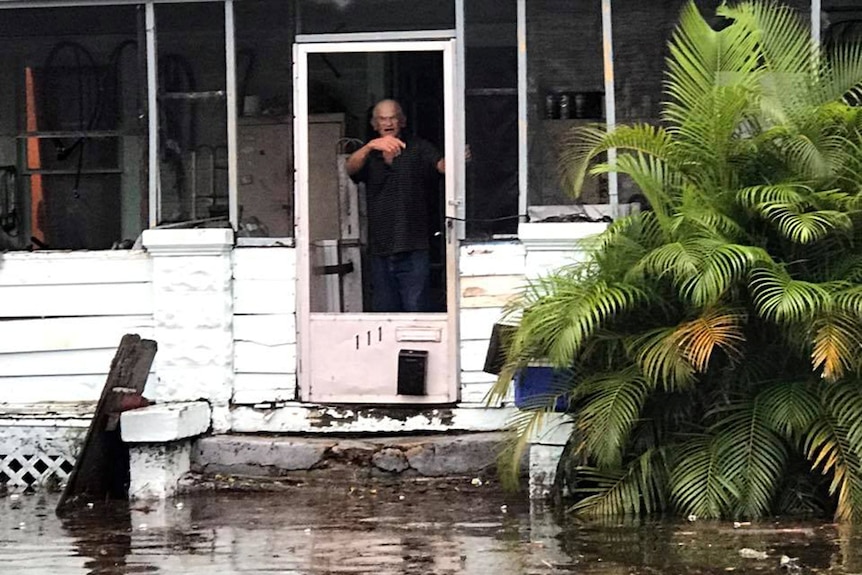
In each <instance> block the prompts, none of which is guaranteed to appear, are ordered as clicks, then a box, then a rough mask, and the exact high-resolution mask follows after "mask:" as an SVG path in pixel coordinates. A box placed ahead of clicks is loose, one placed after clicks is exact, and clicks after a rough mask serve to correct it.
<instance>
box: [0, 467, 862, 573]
mask: <svg viewBox="0 0 862 575" xmlns="http://www.w3.org/2000/svg"><path fill="white" fill-rule="evenodd" d="M476 483H478V482H476ZM58 497H59V496H58V495H57V494H51V493H37V494H33V495H23V494H22V495H12V496H9V495H7V496H5V497H4V498H3V499H2V502H0V573H15V574H40V575H41V574H44V575H67V574H106V575H107V574H111V575H114V574H132V573H170V574H198V573H200V574H204V573H205V574H208V575H222V574H224V575H227V574H247V573H261V574H263V573H267V574H272V573H283V574H296V575H323V574H366V573H367V574H372V573H373V574H377V575H408V574H410V575H413V574H416V575H420V574H421V575H432V574H475V575H485V574H488V575H496V574H501V575H502V574H506V575H509V574H511V575H527V574H552V573H580V574H594V575H611V574H614V575H616V574H621V575H622V574H680V575H681V574H688V573H702V574H713V573H728V572H736V573H835V574H851V573H862V534H860V533H859V532H856V531H853V530H852V529H850V528H844V527H839V526H836V525H832V524H828V523H799V522H794V523H791V522H782V521H770V522H762V523H756V524H740V525H736V526H734V524H732V523H727V522H704V521H697V520H696V521H693V522H687V521H683V522H650V523H646V524H642V525H633V524H624V523H610V524H604V525H601V524H595V523H579V522H574V521H571V520H565V521H561V522H558V521H557V520H556V519H555V517H554V514H553V513H552V512H550V511H548V510H547V509H542V508H539V507H535V506H534V508H533V509H532V510H531V508H530V505H529V504H528V502H527V501H526V500H525V498H524V496H523V495H517V494H516V495H512V494H505V493H502V492H501V491H500V490H498V489H497V488H496V487H494V486H493V485H488V484H484V485H474V484H473V483H471V481H470V480H469V478H468V479H465V480H463V481H454V482H449V483H444V484H438V485H433V484H403V485H398V486H385V485H379V486H368V485H365V486H362V487H358V486H353V487H351V486H348V485H340V486H329V487H317V486H314V487H312V486H286V487H283V488H282V489H280V490H278V491H276V492H272V491H267V492H242V491H235V492H225V491H217V492H198V493H195V494H190V495H184V496H182V497H180V498H178V499H176V500H173V501H170V502H167V503H162V504H151V505H149V506H148V505H143V504H136V505H132V506H131V507H130V506H129V505H127V504H125V503H124V502H113V503H110V504H93V505H87V506H84V507H82V508H81V509H79V510H77V511H75V512H74V513H72V514H71V515H69V516H67V517H64V518H62V519H60V518H58V517H57V516H56V515H55V513H54V508H55V506H56V503H57V499H58ZM741 551H742V552H741ZM782 555H784V556H786V557H785V565H783V566H782V560H781V557H782ZM788 558H791V559H792V561H790V563H787V559H788Z"/></svg>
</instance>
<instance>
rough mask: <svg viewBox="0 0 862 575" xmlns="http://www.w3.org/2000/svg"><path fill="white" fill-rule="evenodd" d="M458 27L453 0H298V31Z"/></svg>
mask: <svg viewBox="0 0 862 575" xmlns="http://www.w3.org/2000/svg"><path fill="white" fill-rule="evenodd" d="M454 28H455V3H454V2H453V1H452V0H298V2H297V29H296V32H297V34H334V33H339V34H341V33H346V32H397V31H405V30H451V29H454Z"/></svg>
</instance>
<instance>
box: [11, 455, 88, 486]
mask: <svg viewBox="0 0 862 575" xmlns="http://www.w3.org/2000/svg"><path fill="white" fill-rule="evenodd" d="M74 466H75V461H74V458H72V457H71V456H69V455H66V454H60V453H52V454H48V453H23V452H20V451H15V452H12V453H9V454H5V455H4V454H0V485H5V486H6V487H7V488H8V489H9V490H11V491H23V490H25V489H35V488H39V487H43V486H45V485H47V484H52V483H53V484H55V485H62V484H64V483H65V482H66V480H67V479H68V477H69V474H70V473H71V472H72V469H73V468H74Z"/></svg>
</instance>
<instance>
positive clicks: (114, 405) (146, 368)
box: [56, 334, 157, 515]
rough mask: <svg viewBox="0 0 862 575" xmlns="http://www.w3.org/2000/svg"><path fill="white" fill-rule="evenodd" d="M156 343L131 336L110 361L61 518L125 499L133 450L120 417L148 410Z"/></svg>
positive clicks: (61, 503) (65, 492)
mask: <svg viewBox="0 0 862 575" xmlns="http://www.w3.org/2000/svg"><path fill="white" fill-rule="evenodd" d="M156 348H157V346H156V342H155V341H152V340H148V339H141V338H140V336H138V335H135V334H126V335H124V336H123V338H122V340H121V341H120V346H119V347H118V348H117V353H116V354H115V355H114V359H113V361H111V370H110V372H109V373H108V378H107V380H106V381H105V387H104V388H103V389H102V395H101V397H100V398H99V403H98V404H97V406H96V412H95V414H94V415H93V419H92V421H91V422H90V428H89V429H88V430H87V435H86V437H85V439H84V444H83V446H82V447H81V451H80V453H79V454H78V457H77V460H76V461H75V467H74V469H72V473H71V474H70V475H69V481H68V483H66V487H65V489H64V490H63V495H62V496H61V497H60V501H59V502H58V503H57V509H56V512H57V514H58V515H61V514H62V513H63V512H64V511H66V510H68V509H69V508H70V507H72V506H73V505H74V504H75V503H76V502H78V501H81V500H82V499H87V500H88V501H91V502H92V501H96V500H105V499H115V498H125V497H127V496H128V491H127V490H128V485H129V450H128V448H127V447H126V445H125V444H124V443H123V442H122V439H121V438H120V430H119V429H118V425H119V418H120V413H122V412H123V411H126V410H129V409H134V408H136V407H143V406H145V405H147V404H148V403H149V402H148V401H147V400H146V399H145V398H144V397H143V395H142V394H143V391H144V386H145V385H146V383H147V376H148V375H149V373H150V367H151V366H152V364H153V359H154V358H155V355H156Z"/></svg>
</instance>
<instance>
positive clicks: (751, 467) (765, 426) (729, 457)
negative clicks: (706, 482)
mask: <svg viewBox="0 0 862 575" xmlns="http://www.w3.org/2000/svg"><path fill="white" fill-rule="evenodd" d="M767 409H768V408H767V406H766V405H765V404H764V402H762V401H761V400H760V399H759V398H757V397H755V398H753V399H752V398H747V397H743V398H739V399H737V400H734V401H731V402H728V403H727V404H725V405H723V406H721V407H720V408H719V409H716V410H713V411H712V412H710V413H709V414H708V416H713V417H714V416H717V415H720V417H719V418H718V423H716V424H715V425H714V426H713V427H712V428H711V429H710V432H711V433H713V434H714V437H715V439H714V441H715V442H716V443H717V444H718V445H719V446H720V447H719V448H718V449H719V450H720V452H721V465H722V471H721V475H722V476H725V477H727V480H728V481H730V482H733V483H734V485H736V489H737V490H738V492H739V498H738V501H737V503H736V508H737V512H736V515H737V516H741V517H749V518H750V517H760V516H763V515H766V514H767V513H768V512H769V509H770V502H771V500H772V498H773V496H774V494H775V489H776V486H777V485H778V484H779V483H780V481H781V474H782V472H783V470H784V466H785V464H786V462H787V456H788V454H787V444H786V443H785V442H784V440H783V439H782V437H781V436H780V435H778V434H777V433H776V432H775V430H774V428H773V427H772V425H771V419H770V414H769V412H768V410H767Z"/></svg>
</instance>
